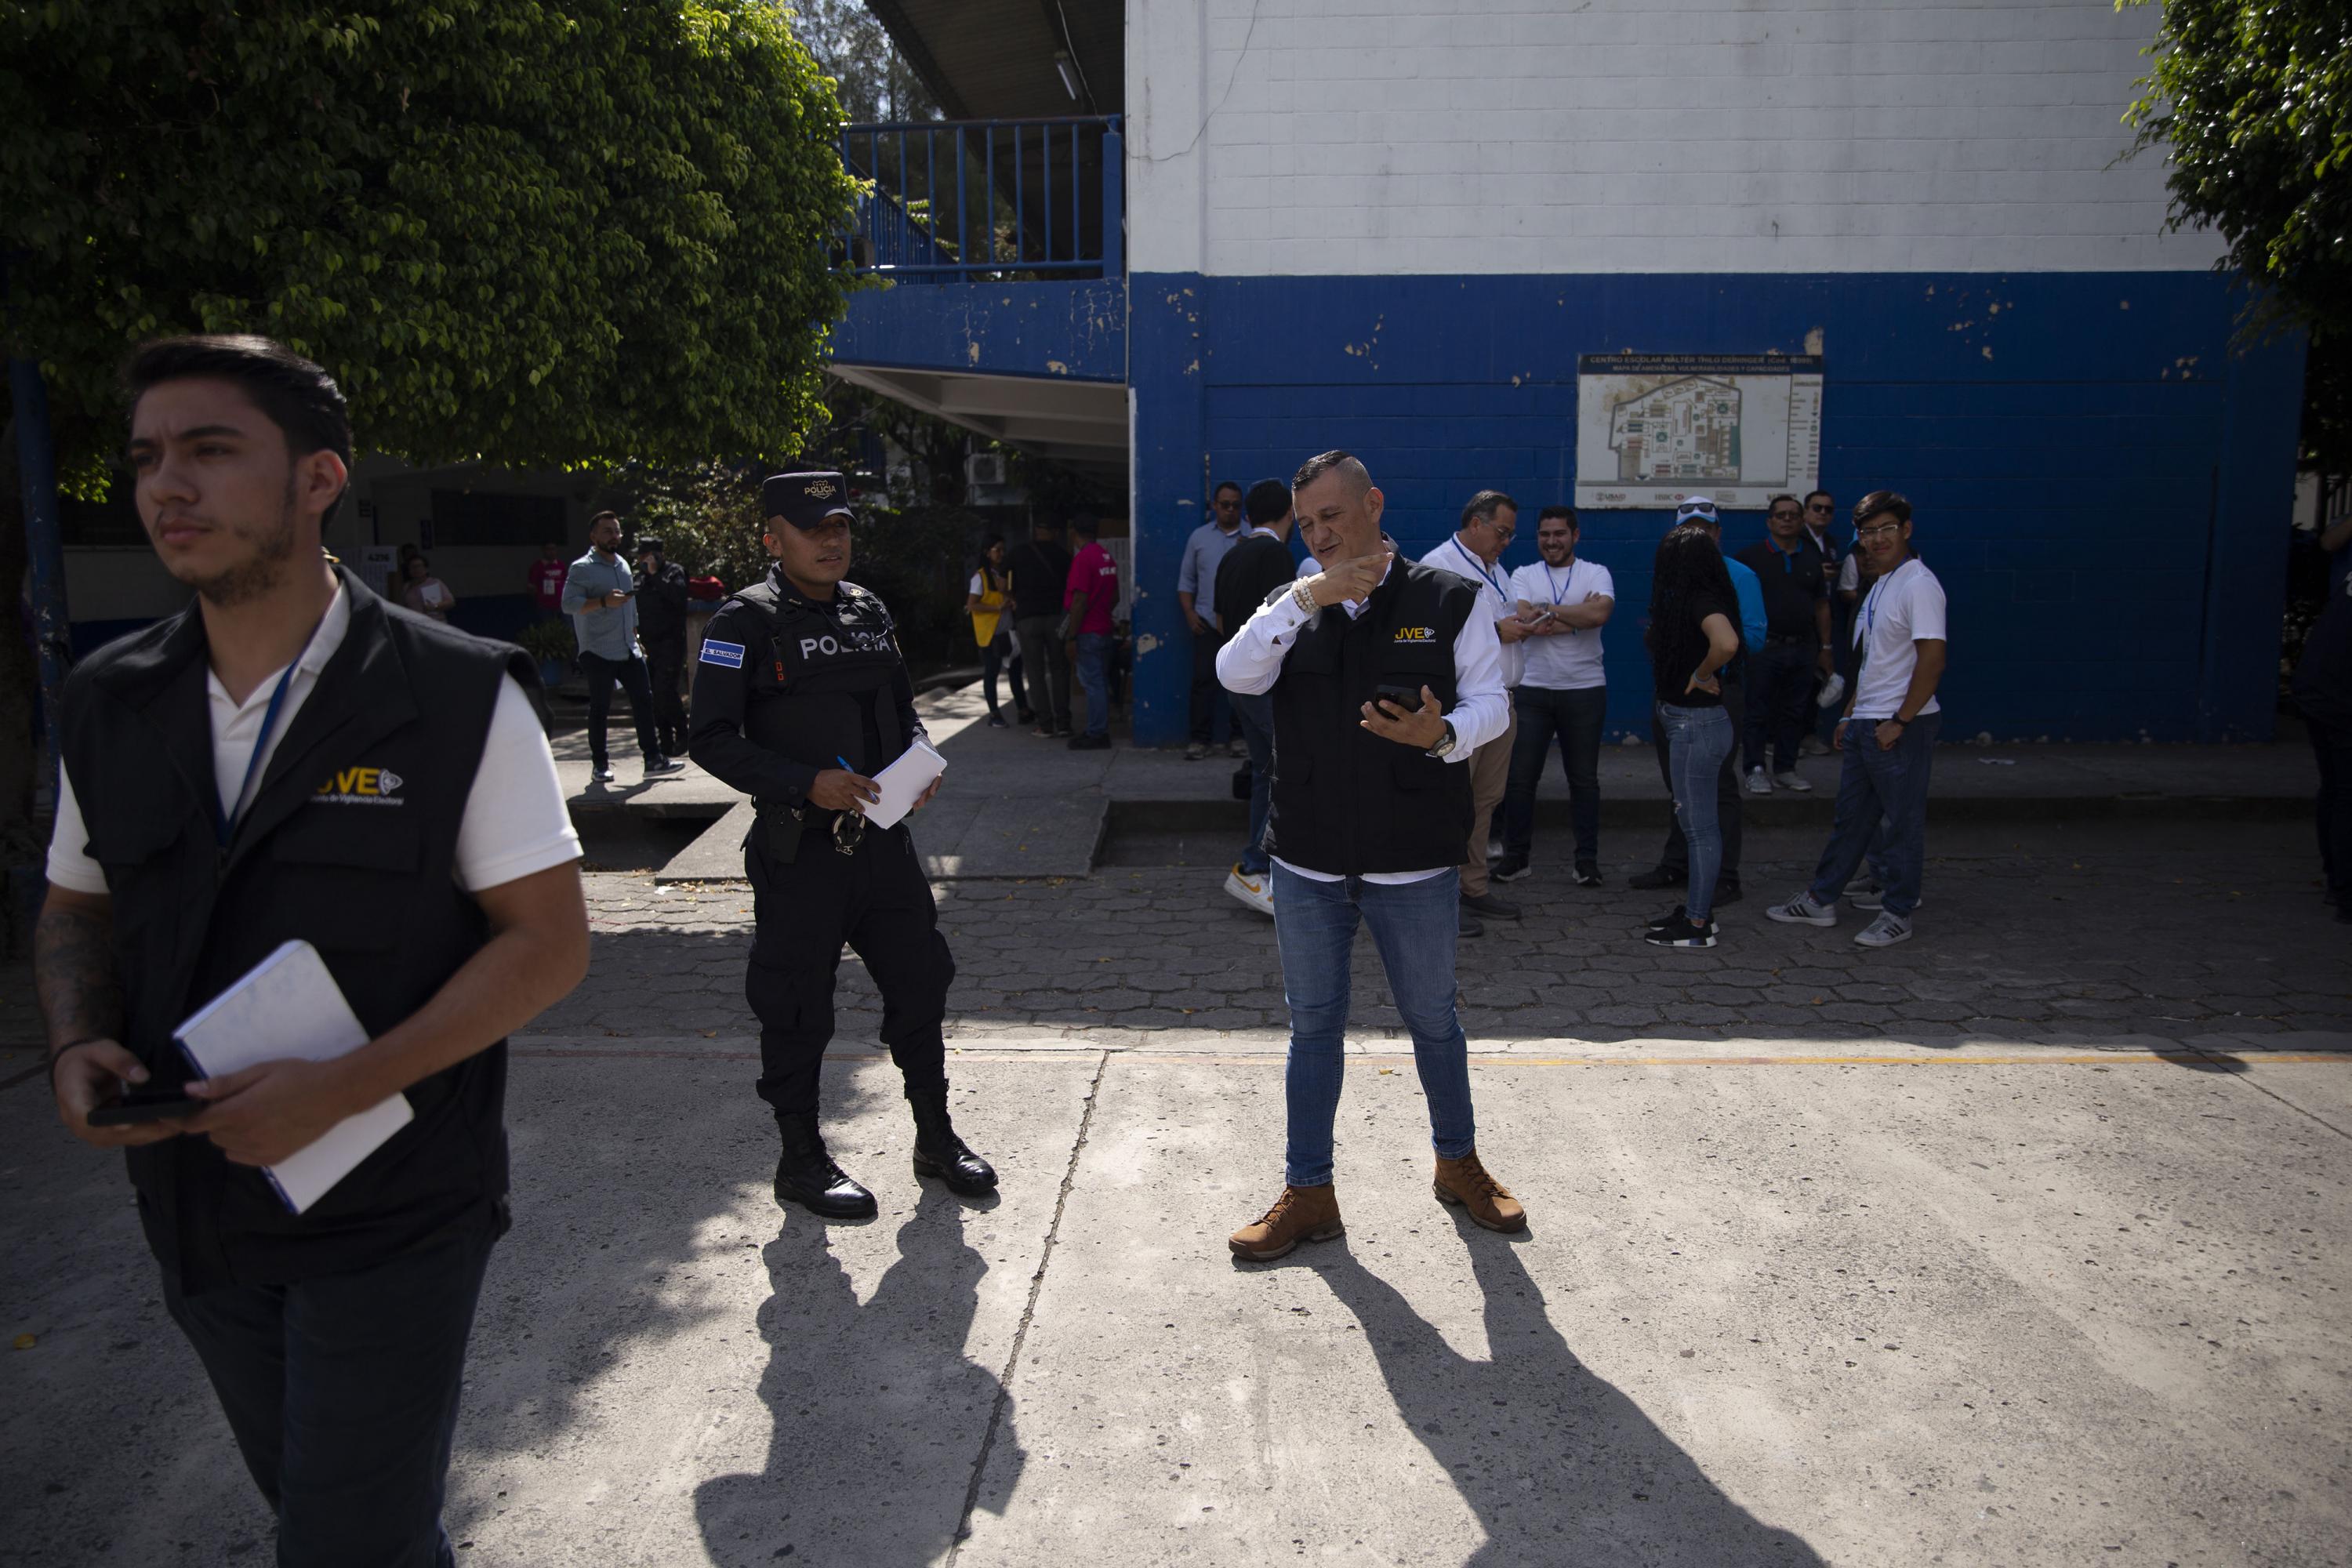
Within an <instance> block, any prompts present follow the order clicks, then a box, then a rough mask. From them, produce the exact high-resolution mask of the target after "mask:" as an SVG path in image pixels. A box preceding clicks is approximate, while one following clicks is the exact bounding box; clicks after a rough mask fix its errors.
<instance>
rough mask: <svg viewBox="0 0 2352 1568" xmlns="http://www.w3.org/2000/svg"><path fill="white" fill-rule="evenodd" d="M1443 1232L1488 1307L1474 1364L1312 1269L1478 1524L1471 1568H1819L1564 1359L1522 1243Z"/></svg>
mask: <svg viewBox="0 0 2352 1568" xmlns="http://www.w3.org/2000/svg"><path fill="white" fill-rule="evenodd" d="M1454 1224H1455V1226H1456V1227H1457V1228H1458V1229H1459V1230H1460V1231H1461V1232H1462V1233H1463V1237H1462V1244H1463V1246H1464V1247H1466V1248H1467V1249H1468V1250H1469V1253H1470V1258H1471V1267H1472V1268H1473V1270H1474V1271H1475V1275H1476V1278H1477V1281H1478V1287H1479V1289H1480V1290H1481V1291H1482V1292H1483V1294H1484V1297H1485V1303H1486V1344H1487V1351H1488V1359H1486V1360H1485V1361H1479V1360H1475V1359H1473V1358H1471V1357H1469V1356H1465V1355H1463V1354H1461V1353H1460V1352H1456V1351H1455V1350H1454V1349H1453V1347H1451V1346H1450V1345H1448V1344H1447V1343H1446V1342H1445V1339H1444V1335H1442V1334H1440V1333H1439V1332H1438V1331H1437V1330H1436V1329H1434V1328H1433V1327H1431V1326H1430V1324H1429V1323H1427V1322H1426V1321H1423V1319H1422V1317H1421V1316H1420V1314H1418V1313H1417V1312H1415V1311H1414V1310H1412V1307H1411V1306H1410V1305H1408V1304H1407V1303H1406V1301H1405V1299H1404V1298H1403V1297H1402V1295H1400V1294H1399V1293H1398V1292H1397V1291H1396V1289H1394V1288H1393V1287H1391V1285H1390V1284H1389V1283H1388V1282H1387V1281H1386V1280H1383V1279H1380V1278H1379V1277H1378V1276H1376V1275H1374V1274H1372V1273H1371V1272H1370V1271H1369V1270H1367V1269H1366V1268H1364V1267H1363V1265H1362V1264H1360V1262H1358V1261H1357V1260H1356V1259H1355V1258H1353V1257H1351V1256H1349V1254H1347V1253H1346V1252H1344V1251H1342V1252H1340V1253H1339V1256H1338V1257H1337V1258H1334V1259H1333V1260H1332V1261H1329V1262H1328V1263H1327V1262H1323V1261H1321V1260H1319V1259H1318V1261H1317V1262H1316V1264H1315V1265H1314V1268H1315V1272H1316V1273H1317V1274H1318V1275H1319V1276H1321V1278H1322V1279H1323V1280H1324V1282H1325V1283H1327V1284H1328V1285H1329V1286H1330V1288H1331V1293H1332V1294H1333V1295H1335V1296H1337V1297H1338V1298H1339V1301H1340V1303H1341V1305H1343V1306H1345V1307H1346V1308H1347V1309H1348V1310H1349V1311H1351V1312H1353V1313H1354V1314H1355V1316H1356V1321H1357V1322H1358V1323H1359V1324H1360V1326H1361V1327H1362V1329H1363V1331H1364V1336H1365V1338H1367V1339H1368V1340H1370V1342H1371V1345H1372V1351H1373V1353H1374V1354H1375V1356H1376V1357H1377V1358H1378V1359H1379V1362H1380V1368H1381V1377H1382V1378H1383V1379H1385V1380H1386V1381H1387V1383H1388V1385H1389V1394H1390V1395H1391V1397H1392V1398H1393V1399H1395V1401H1396V1405H1397V1411H1398V1414H1400V1415H1402V1416H1403V1417H1404V1419H1405V1422H1406V1424H1407V1425H1408V1426H1411V1427H1412V1432H1413V1435H1414V1436H1416V1437H1418V1438H1419V1439H1420V1440H1421V1442H1422V1443H1423V1445H1425V1446H1426V1447H1428V1449H1429V1452H1430V1454H1431V1455H1432V1456H1433V1458H1436V1460H1437V1461H1438V1463H1440V1464H1442V1465H1444V1467H1445V1470H1446V1474H1447V1476H1448V1477H1449V1478H1451V1479H1452V1481H1453V1483H1454V1490H1455V1492H1456V1493H1457V1494H1458V1495H1459V1496H1460V1497H1461V1499H1462V1500H1463V1501H1464V1502H1465V1503H1467V1504H1469V1505H1470V1507H1471V1509H1472V1510H1473V1511H1475V1513H1476V1514H1477V1516H1478V1522H1479V1523H1480V1524H1481V1525H1482V1526H1483V1527H1484V1528H1485V1530H1486V1545H1485V1546H1484V1547H1483V1548H1481V1549H1480V1550H1479V1552H1477V1553H1476V1554H1475V1556H1473V1557H1472V1558H1471V1559H1470V1560H1469V1561H1470V1562H1471V1563H1480V1564H1488V1565H1493V1568H1500V1565H1501V1564H1504V1563H1511V1564H1520V1563H1575V1564H1577V1565H1578V1568H1594V1565H1598V1564H1616V1563H1623V1564H1627V1565H1628V1568H1633V1565H1636V1564H1638V1565H1640V1568H1658V1565H1662V1564H1674V1563H1705V1564H1708V1565H1710V1568H1715V1565H1719V1564H1726V1563H1737V1564H1740V1565H1742V1568H1747V1565H1748V1564H1762V1565H1769V1568H1797V1565H1812V1568H1819V1565H1820V1564H1821V1563H1822V1558H1821V1557H1820V1555H1819V1554H1818V1553H1816V1552H1814V1551H1813V1550H1812V1548H1811V1547H1810V1546H1807V1545H1806V1544H1805V1543H1804V1542H1802V1541H1801V1540H1800V1539H1798V1538H1797V1537H1796V1536H1794V1535H1792V1534H1790V1532H1789V1531H1785V1530H1776V1529H1774V1528H1772V1527H1771V1526H1769V1525H1767V1524H1765V1523H1763V1522H1762V1521H1759V1520H1758V1519H1757V1518H1756V1516H1755V1515H1753V1514H1751V1513H1749V1512H1748V1510H1746V1509H1744V1508H1741V1507H1740V1506H1739V1505H1738V1503H1735V1502H1733V1501H1732V1500H1730V1499H1729V1498H1727V1497H1726V1496H1725V1495H1724V1494H1723V1492H1722V1490H1721V1489H1719V1488H1718V1487H1717V1486H1716V1484H1715V1483H1714V1482H1713V1481H1711V1480H1709V1479H1707V1478H1706V1474H1705V1473H1704V1472H1703V1471H1701V1470H1700V1469H1699V1468H1698V1466H1697V1465H1696V1463H1694V1462H1693V1461H1692V1459H1691V1458H1690V1456H1689V1455H1687V1454H1685V1453H1684V1452H1683V1450H1682V1449H1681V1447H1678V1446H1677V1445H1676V1444H1675V1442H1674V1441H1673V1439H1671V1438H1669V1437H1668V1436H1666V1435H1665V1434H1664V1432H1661V1431H1660V1430H1659V1429H1658V1427H1657V1426H1656V1424H1655V1423H1654V1422H1653V1421H1651V1419H1650V1418H1649V1417H1648V1416H1647V1415H1643V1413H1642V1409H1641V1407H1640V1406H1639V1405H1635V1404H1634V1403H1633V1400H1631V1399H1629V1398H1627V1397H1626V1396H1625V1395H1624V1394H1622V1393H1620V1392H1618V1391H1617V1390H1616V1389H1615V1388H1613V1387H1612V1386H1611V1385H1610V1384H1607V1383H1604V1382H1603V1381H1601V1379H1600V1378H1598V1377H1596V1376H1594V1375H1593V1374H1592V1373H1591V1372H1590V1371H1589V1370H1588V1369H1587V1368H1586V1367H1585V1366H1584V1364H1583V1363H1581V1362H1580V1361H1579V1360H1578V1359H1577V1357H1576V1354H1575V1352H1572V1351H1570V1349H1569V1347H1568V1342H1567V1341H1566V1340H1565V1339H1563V1338H1562V1337H1561V1335H1560V1333H1559V1330H1558V1329H1556V1328H1554V1327H1553V1326H1552V1323H1551V1320H1550V1318H1549V1316H1548V1315H1547V1314H1546V1312H1545V1310H1544V1299H1543V1293H1542V1292H1541V1291H1540V1290H1538V1289H1537V1288H1536V1284H1535V1281H1534V1280H1533V1279H1530V1278H1529V1277H1528V1270H1527V1266H1526V1264H1525V1263H1524V1262H1523V1261H1522V1260H1521V1258H1520V1255H1519V1247H1522V1246H1525V1245H1527V1244H1528V1243H1527V1238H1526V1237H1519V1238H1517V1239H1516V1240H1514V1239H1511V1238H1507V1237H1500V1236H1494V1235H1489V1234H1487V1233H1486V1232H1484V1231H1481V1230H1479V1229H1477V1228H1475V1226H1472V1225H1470V1224H1469V1223H1468V1222H1467V1221H1465V1220H1463V1219H1461V1218H1460V1217H1459V1216H1456V1217H1455V1220H1454Z"/></svg>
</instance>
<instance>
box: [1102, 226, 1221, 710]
mask: <svg viewBox="0 0 2352 1568" xmlns="http://www.w3.org/2000/svg"><path fill="white" fill-rule="evenodd" d="M1105 233H1106V236H1108V228H1106V230H1105ZM1106 243H1107V242H1106ZM1128 301H1129V304H1128V385H1129V388H1130V389H1131V395H1132V396H1133V398H1134V411H1135V429H1134V456H1133V458H1132V462H1133V465H1134V467H1133V468H1132V470H1131V472H1132V480H1131V482H1132V484H1133V487H1134V493H1133V497H1132V500H1133V507H1132V515H1133V521H1132V523H1131V526H1132V527H1133V529H1134V531H1135V540H1134V547H1133V557H1132V559H1133V561H1134V563H1135V689H1134V696H1135V704H1134V706H1135V740H1136V743H1137V744H1138V745H1145V746H1164V745H1171V744H1173V743H1176V742H1181V741H1182V740H1183V739H1184V736H1185V733H1186V731H1187V730H1188V728H1189V726H1190V714H1189V711H1188V710H1189V705H1190V701H1191V692H1192V632H1191V630H1190V629H1189V628H1188V627H1187V626H1185V624H1184V613H1183V611H1182V610H1181V608H1179V607H1178V605H1177V604H1176V572H1177V568H1178V567H1179V566H1181V564H1182V563H1183V552H1184V541H1185V540H1186V539H1187V538H1189V537H1190V536H1191V534H1192V530H1193V529H1195V528H1197V527H1199V526H1200V524H1201V521H1202V515H1203V514H1202V504H1203V501H1204V500H1205V498H1206V496H1207V487H1208V482H1209V481H1208V471H1209V469H1208V441H1207V423H1208V377H1207V374H1206V366H1205V361H1206V356H1205V354H1204V353H1203V352H1202V339H1203V330H1202V314H1203V312H1204V311H1205V310H1207V308H1208V300H1207V297H1206V295H1205V293H1204V292H1203V290H1202V279H1201V277H1200V275H1199V274H1198V273H1137V274H1135V275H1134V276H1133V277H1131V278H1129V279H1128Z"/></svg>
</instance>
